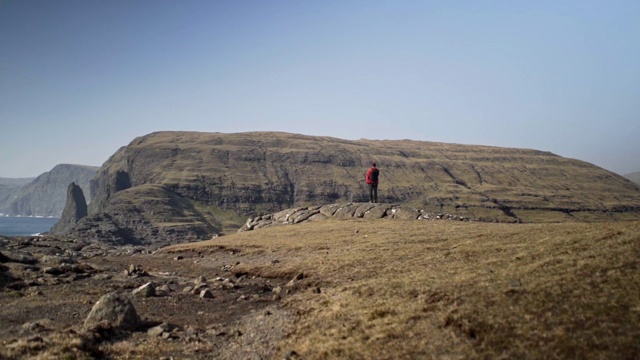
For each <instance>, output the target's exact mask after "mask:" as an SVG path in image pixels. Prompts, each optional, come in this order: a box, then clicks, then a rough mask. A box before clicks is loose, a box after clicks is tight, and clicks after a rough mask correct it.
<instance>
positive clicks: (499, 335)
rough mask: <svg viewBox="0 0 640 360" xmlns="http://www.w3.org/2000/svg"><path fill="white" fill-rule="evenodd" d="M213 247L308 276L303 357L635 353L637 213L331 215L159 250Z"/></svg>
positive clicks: (300, 299)
mask: <svg viewBox="0 0 640 360" xmlns="http://www.w3.org/2000/svg"><path fill="white" fill-rule="evenodd" d="M207 247H224V248H226V249H233V250H234V251H238V252H239V253H241V254H243V255H244V256H246V257H247V258H250V257H252V256H254V255H259V254H262V255H265V256H266V257H267V259H269V258H277V259H279V263H278V264H277V266H274V264H272V263H270V262H268V261H265V259H261V258H260V257H256V259H258V261H245V262H242V264H241V267H242V269H243V271H246V272H247V273H249V274H255V275H260V276H263V277H280V278H281V277H290V276H292V275H293V274H297V273H302V274H304V276H305V280H304V281H305V284H306V286H308V287H309V289H310V290H309V291H304V292H298V293H296V294H295V295H292V296H291V297H288V298H286V299H285V300H284V302H283V305H284V306H285V307H286V308H288V309H290V310H292V311H295V312H296V313H297V314H298V317H299V318H298V319H297V320H296V322H295V323H294V329H293V330H292V332H291V334H290V335H289V337H288V338H286V339H283V342H284V344H286V345H281V348H285V349H287V348H291V349H295V351H296V352H298V353H300V354H302V356H303V358H305V359H326V358H336V359H337V358H350V359H372V358H376V359H415V358H434V359H445V358H482V359H496V358H505V359H507V358H508V359H515V358H517V359H540V358H602V359H605V358H617V359H637V358H638V356H640V343H639V342H638V341H637V340H638V339H639V338H640V298H639V297H638V294H640V275H639V274H640V272H639V271H638V270H639V266H640V224H639V223H638V222H624V223H598V224H544V225H542V224H527V225H508V224H484V223H459V222H445V221H440V222H439V221H432V222H428V221H426V222H425V221H385V220H379V221H364V220H363V221H354V220H351V221H325V222H319V223H310V224H304V225H300V226H297V225H296V226H285V227H280V228H273V229H265V230H259V231H255V232H248V233H242V234H238V235H233V236H229V237H225V238H220V239H215V240H212V241H208V242H202V243H196V244H184V245H177V246H174V247H170V248H167V249H166V250H164V251H170V252H174V251H184V250H187V249H204V248H207ZM317 288H320V292H319V293H317V292H314V291H313V290H314V289H317Z"/></svg>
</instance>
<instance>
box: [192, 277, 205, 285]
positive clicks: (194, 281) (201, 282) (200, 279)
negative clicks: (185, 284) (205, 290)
mask: <svg viewBox="0 0 640 360" xmlns="http://www.w3.org/2000/svg"><path fill="white" fill-rule="evenodd" d="M193 283H194V284H195V285H198V284H203V283H204V284H206V283H207V278H206V277H204V276H198V277H197V278H196V279H195V280H193Z"/></svg>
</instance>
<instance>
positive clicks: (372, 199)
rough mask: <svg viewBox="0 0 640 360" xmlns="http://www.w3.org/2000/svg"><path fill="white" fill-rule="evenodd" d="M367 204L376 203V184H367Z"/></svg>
mask: <svg viewBox="0 0 640 360" xmlns="http://www.w3.org/2000/svg"><path fill="white" fill-rule="evenodd" d="M369 202H372V203H377V202H378V184H369Z"/></svg>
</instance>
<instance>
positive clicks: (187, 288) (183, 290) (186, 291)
mask: <svg viewBox="0 0 640 360" xmlns="http://www.w3.org/2000/svg"><path fill="white" fill-rule="evenodd" d="M192 291H193V286H187V287H185V288H184V289H182V292H183V293H185V294H187V293H190V292H192Z"/></svg>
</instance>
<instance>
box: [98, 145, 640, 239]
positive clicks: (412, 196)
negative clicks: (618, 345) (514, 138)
mask: <svg viewBox="0 0 640 360" xmlns="http://www.w3.org/2000/svg"><path fill="white" fill-rule="evenodd" d="M372 161H376V162H377V163H378V165H379V168H380V170H381V175H380V189H379V200H380V202H384V203H406V204H409V205H413V206H415V207H417V208H420V209H424V211H427V212H430V213H439V212H446V213H449V214H454V215H458V216H462V217H465V218H469V219H477V220H484V221H509V222H541V221H591V220H603V219H614V220H615V219H638V213H639V212H640V190H639V189H638V187H637V186H636V185H635V184H633V183H632V182H631V181H629V180H627V179H625V178H624V177H622V176H619V175H617V174H614V173H612V172H609V171H606V170H604V169H602V168H599V167H597V166H594V165H592V164H589V163H586V162H582V161H579V160H574V159H567V158H563V157H560V156H557V155H554V154H552V153H549V152H543V151H537V150H529V149H508V148H498V147H488V146H470V145H458V144H445V143H433V142H423V141H411V140H398V141H389V140H357V141H348V140H342V139H336V138H330V137H313V136H304V135H296V134H288V133H270V132H269V133H267V132H254V133H238V134H220V133H195V132H159V133H153V134H149V135H147V136H143V137H139V138H136V139H134V140H133V141H132V142H131V143H130V144H129V145H128V146H126V147H123V148H121V149H120V150H118V151H117V152H116V153H115V154H114V155H113V156H112V157H111V158H110V159H109V160H108V161H107V162H106V163H105V164H104V165H103V167H102V168H101V169H100V170H99V171H98V174H97V175H96V177H95V178H94V179H93V180H92V181H91V198H92V202H91V204H90V206H89V213H90V217H91V215H94V216H98V217H101V218H104V217H105V216H110V214H111V213H112V212H113V211H114V206H116V204H115V203H114V202H116V203H117V202H118V201H121V200H119V196H118V194H120V193H122V192H124V191H131V192H135V191H137V190H136V189H138V188H139V187H140V186H149V185H153V186H154V189H155V191H156V192H157V194H162V195H161V197H162V196H164V199H166V201H169V200H168V199H173V201H177V199H179V200H180V201H181V202H183V203H184V204H190V206H192V209H193V214H195V216H196V217H197V218H198V220H197V222H201V223H202V224H204V225H205V227H207V226H208V225H214V223H216V221H217V223H216V225H217V226H213V228H218V229H219V228H221V227H225V224H226V225H228V226H229V227H232V226H240V225H242V223H243V222H244V221H241V222H238V221H237V218H235V219H234V218H233V216H232V215H230V213H233V214H240V215H242V216H247V215H249V216H253V215H260V214H266V213H270V212H277V211H280V210H283V209H287V208H293V207H301V206H311V205H322V204H331V203H337V202H363V201H366V200H368V198H367V196H368V195H367V190H366V185H365V183H364V175H365V172H366V170H367V168H368V167H369V164H370V163H371V162H372ZM166 201H164V202H165V203H166ZM185 206H186V205H185ZM116 207H117V206H116ZM118 209H121V208H120V207H118ZM118 211H120V210H118ZM123 214H124V213H123ZM123 216H124V217H126V218H127V219H129V220H130V221H133V218H135V217H136V215H135V214H134V215H133V217H132V214H127V215H126V216H125V215H123ZM221 219H226V220H221ZM245 219H246V218H245ZM225 221H226V223H225ZM161 222H163V221H161ZM156 229H158V228H156ZM198 236H200V235H198Z"/></svg>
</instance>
